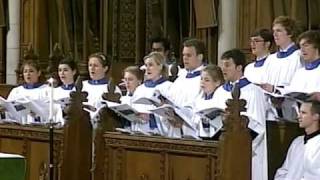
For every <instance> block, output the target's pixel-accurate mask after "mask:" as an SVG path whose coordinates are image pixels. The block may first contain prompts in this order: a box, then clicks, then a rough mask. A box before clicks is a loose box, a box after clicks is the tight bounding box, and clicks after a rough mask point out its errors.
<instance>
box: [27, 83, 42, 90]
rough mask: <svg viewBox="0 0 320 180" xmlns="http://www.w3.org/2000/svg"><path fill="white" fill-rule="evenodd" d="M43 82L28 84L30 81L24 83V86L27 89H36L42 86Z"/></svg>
mask: <svg viewBox="0 0 320 180" xmlns="http://www.w3.org/2000/svg"><path fill="white" fill-rule="evenodd" d="M42 85H43V84H42V83H34V84H31V83H30V84H28V83H25V84H23V85H22V86H23V87H24V88H25V89H35V88H38V87H40V86H42Z"/></svg>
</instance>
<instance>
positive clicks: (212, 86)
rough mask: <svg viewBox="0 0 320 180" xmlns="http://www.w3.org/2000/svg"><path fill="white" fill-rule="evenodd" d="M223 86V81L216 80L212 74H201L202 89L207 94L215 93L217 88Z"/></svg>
mask: <svg viewBox="0 0 320 180" xmlns="http://www.w3.org/2000/svg"><path fill="white" fill-rule="evenodd" d="M220 84H221V81H219V80H214V79H213V78H212V77H211V76H210V74H209V73H208V72H206V71H202V72H201V80H200V87H201V89H202V90H203V92H204V93H206V94H211V93H213V92H214V91H215V90H216V89H217V87H219V86H220Z"/></svg>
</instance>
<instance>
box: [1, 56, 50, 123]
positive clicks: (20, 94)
mask: <svg viewBox="0 0 320 180" xmlns="http://www.w3.org/2000/svg"><path fill="white" fill-rule="evenodd" d="M21 72H22V74H23V79H24V83H23V84H22V85H20V86H18V87H16V88H13V89H12V90H11V92H10V93H9V96H8V98H7V100H18V99H22V98H27V99H30V100H43V101H47V99H46V98H47V96H46V87H47V85H46V84H43V83H42V82H41V77H42V76H41V70H40V66H39V64H38V63H36V62H34V61H26V62H24V63H23V64H22V66H21ZM43 110H44V111H48V112H49V109H43ZM8 118H9V119H10V114H8ZM16 120H17V119H16ZM44 120H46V117H40V116H39V115H38V114H35V113H34V112H31V113H29V114H28V115H27V116H26V117H22V119H21V122H22V123H33V122H42V121H44Z"/></svg>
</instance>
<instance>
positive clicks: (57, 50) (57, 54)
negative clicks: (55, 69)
mask: <svg viewBox="0 0 320 180" xmlns="http://www.w3.org/2000/svg"><path fill="white" fill-rule="evenodd" d="M62 58H63V53H62V50H61V47H60V45H59V43H56V44H55V45H54V47H53V51H52V53H51V54H50V56H49V59H50V60H61V59H62Z"/></svg>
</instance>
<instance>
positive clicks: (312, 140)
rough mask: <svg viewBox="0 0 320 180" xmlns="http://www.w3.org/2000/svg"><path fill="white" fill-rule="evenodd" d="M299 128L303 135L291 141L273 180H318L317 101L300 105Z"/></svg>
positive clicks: (319, 132)
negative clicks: (303, 131) (301, 129)
mask: <svg viewBox="0 0 320 180" xmlns="http://www.w3.org/2000/svg"><path fill="white" fill-rule="evenodd" d="M299 127H300V128H304V130H305V135H304V136H299V137H297V138H296V139H294V140H293V142H292V143H291V145H290V147H289V150H288V153H287V156H286V159H285V161H284V163H283V165H282V166H281V167H280V168H279V169H278V170H277V172H276V174H275V177H274V179H275V180H318V179H319V177H320V103H319V101H308V102H304V103H302V105H301V107H300V113H299Z"/></svg>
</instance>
